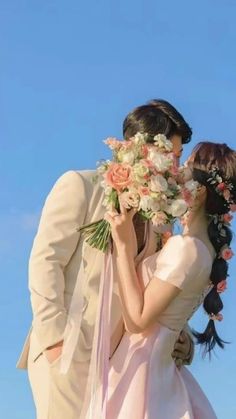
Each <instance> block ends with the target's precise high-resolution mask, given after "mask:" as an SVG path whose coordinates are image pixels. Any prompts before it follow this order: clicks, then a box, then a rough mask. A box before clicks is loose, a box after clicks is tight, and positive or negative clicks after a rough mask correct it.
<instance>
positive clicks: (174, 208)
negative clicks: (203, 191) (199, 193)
mask: <svg viewBox="0 0 236 419" xmlns="http://www.w3.org/2000/svg"><path fill="white" fill-rule="evenodd" d="M187 209H188V206H187V204H186V202H185V200H184V199H176V200H175V201H173V202H172V203H171V205H169V206H168V207H167V208H166V211H167V212H168V213H169V214H171V215H172V216H173V217H181V215H183V214H184V213H185V212H186V211H187Z"/></svg>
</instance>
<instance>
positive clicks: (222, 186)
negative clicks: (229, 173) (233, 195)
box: [217, 182, 226, 191]
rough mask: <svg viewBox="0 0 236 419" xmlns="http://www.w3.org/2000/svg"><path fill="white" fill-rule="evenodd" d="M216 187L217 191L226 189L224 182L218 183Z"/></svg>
mask: <svg viewBox="0 0 236 419" xmlns="http://www.w3.org/2000/svg"><path fill="white" fill-rule="evenodd" d="M217 189H218V190H219V191H224V190H225V189H226V184H225V183H224V182H221V183H219V185H218V186H217Z"/></svg>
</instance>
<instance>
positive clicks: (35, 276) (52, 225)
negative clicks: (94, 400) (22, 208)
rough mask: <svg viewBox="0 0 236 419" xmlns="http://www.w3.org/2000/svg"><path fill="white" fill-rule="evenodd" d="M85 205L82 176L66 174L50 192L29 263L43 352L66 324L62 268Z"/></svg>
mask: <svg viewBox="0 0 236 419" xmlns="http://www.w3.org/2000/svg"><path fill="white" fill-rule="evenodd" d="M86 211H87V202H86V195H85V188H84V183H83V180H82V177H81V176H80V174H79V173H78V172H75V171H69V172H67V173H65V174H64V175H62V176H61V177H60V178H59V179H58V180H57V182H56V183H55V185H54V187H53V188H52V190H51V192H50V193H49V195H48V197H47V199H46V202H45V205H44V208H43V211H42V215H41V220H40V223H39V228H38V232H37V234H36V237H35V239H34V243H33V247H32V251H31V255H30V260H29V289H30V293H31V305H32V311H33V328H34V331H35V333H36V336H37V338H38V341H39V344H40V345H41V347H42V350H44V349H46V348H47V347H49V346H51V345H53V344H55V343H57V342H59V341H61V340H62V339H63V333H64V329H65V326H66V321H67V313H66V309H65V305H64V290H65V277H64V269H65V267H66V266H67V264H68V262H69V261H70V259H71V257H72V255H73V253H74V251H75V249H76V247H77V244H78V241H79V236H80V234H79V233H78V231H77V229H78V227H80V226H81V225H82V224H83V222H84V218H85V214H86Z"/></svg>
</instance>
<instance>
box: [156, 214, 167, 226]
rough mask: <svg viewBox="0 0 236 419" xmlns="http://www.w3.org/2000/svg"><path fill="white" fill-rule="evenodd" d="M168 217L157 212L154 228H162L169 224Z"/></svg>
mask: <svg viewBox="0 0 236 419" xmlns="http://www.w3.org/2000/svg"><path fill="white" fill-rule="evenodd" d="M167 220H168V217H167V215H166V214H165V213H164V212H163V211H159V212H156V213H155V214H154V215H153V217H152V222H153V224H154V226H160V225H163V224H165V223H166V222H167Z"/></svg>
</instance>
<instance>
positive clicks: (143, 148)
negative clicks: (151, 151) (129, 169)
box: [141, 144, 148, 159]
mask: <svg viewBox="0 0 236 419" xmlns="http://www.w3.org/2000/svg"><path fill="white" fill-rule="evenodd" d="M141 150H142V158H143V159H146V158H147V156H148V146H147V145H146V144H144V145H143V146H142V147H141Z"/></svg>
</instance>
